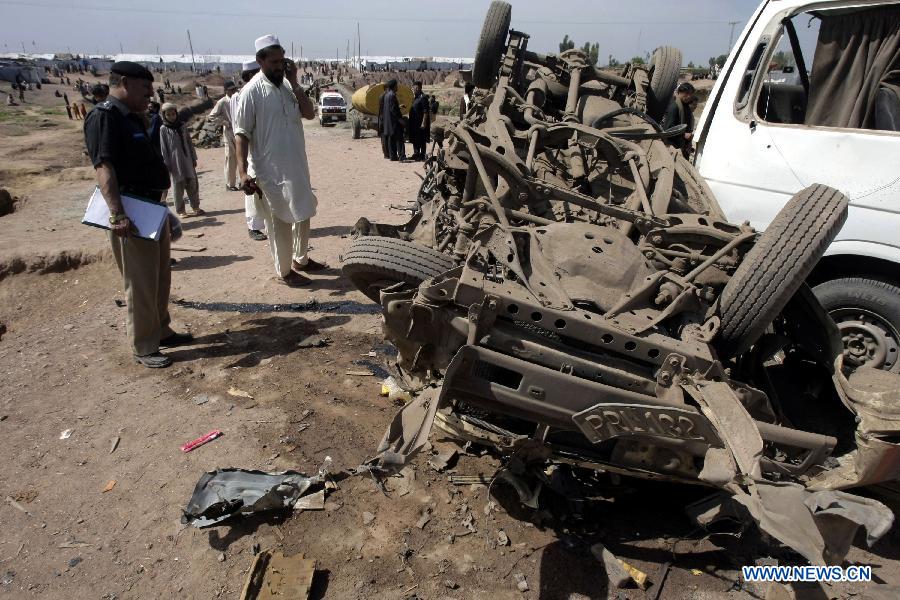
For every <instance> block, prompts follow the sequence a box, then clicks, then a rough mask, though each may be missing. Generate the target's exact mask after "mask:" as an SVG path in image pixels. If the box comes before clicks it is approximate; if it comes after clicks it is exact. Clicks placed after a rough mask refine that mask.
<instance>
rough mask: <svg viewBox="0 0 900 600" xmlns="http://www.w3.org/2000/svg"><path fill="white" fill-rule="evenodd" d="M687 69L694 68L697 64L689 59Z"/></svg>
mask: <svg viewBox="0 0 900 600" xmlns="http://www.w3.org/2000/svg"><path fill="white" fill-rule="evenodd" d="M687 68H688V69H696V68H697V66H696V65H695V64H694V61H691V62H689V63H688V64H687Z"/></svg>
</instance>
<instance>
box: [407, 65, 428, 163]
mask: <svg viewBox="0 0 900 600" xmlns="http://www.w3.org/2000/svg"><path fill="white" fill-rule="evenodd" d="M413 91H414V92H415V98H414V100H413V103H412V107H410V109H409V141H410V142H412V147H413V154H412V159H413V160H425V134H426V130H425V117H426V116H427V115H428V114H430V112H431V106H430V104H429V102H428V96H426V95H425V94H423V93H422V82H421V81H417V82H415V83H414V84H413ZM429 121H430V119H429Z"/></svg>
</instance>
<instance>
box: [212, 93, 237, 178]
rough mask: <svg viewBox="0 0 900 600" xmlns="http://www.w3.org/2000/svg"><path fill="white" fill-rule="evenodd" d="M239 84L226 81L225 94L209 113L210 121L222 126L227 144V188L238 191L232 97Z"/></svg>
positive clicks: (224, 142)
mask: <svg viewBox="0 0 900 600" xmlns="http://www.w3.org/2000/svg"><path fill="white" fill-rule="evenodd" d="M236 92H237V86H236V85H235V84H234V82H233V81H226V82H225V95H224V96H222V97H221V98H219V100H218V102H216V105H215V106H214V107H213V109H212V111H210V113H209V118H208V119H209V121H210V122H212V123H215V124H216V125H219V126H221V127H222V143H223V145H224V146H225V189H226V190H229V191H231V192H236V191H238V187H237V186H236V185H235V175H236V173H237V154H236V152H235V148H234V129H232V114H233V113H232V106H233V104H234V103H233V102H232V100H231V99H232V98H233V97H234V96H235V95H236Z"/></svg>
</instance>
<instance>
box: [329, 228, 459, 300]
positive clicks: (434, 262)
mask: <svg viewBox="0 0 900 600" xmlns="http://www.w3.org/2000/svg"><path fill="white" fill-rule="evenodd" d="M455 266H456V263H455V262H454V261H453V259H452V258H450V257H449V256H447V255H445V254H441V253H440V252H438V251H437V250H433V249H431V248H429V247H427V246H422V245H421V244H416V243H415V242H407V241H405V240H400V239H395V238H386V237H376V236H366V237H360V238H357V239H355V240H353V241H352V242H351V243H350V246H349V247H348V248H347V251H346V252H345V253H344V260H343V263H342V264H341V272H342V273H343V275H344V277H346V278H348V279H349V280H350V281H352V282H353V285H355V286H356V288H357V289H358V290H359V291H361V292H362V293H363V294H365V295H366V296H368V297H369V298H371V299H372V300H374V301H375V302H378V301H379V292H380V291H381V290H382V289H384V288H386V287H387V286H389V285H393V284H395V283H400V282H401V281H404V282H406V283H409V284H411V285H419V284H420V283H422V282H423V281H425V280H426V279H429V278H431V277H434V276H435V275H440V274H441V273H443V272H444V271H448V270H450V269H452V268H453V267H455Z"/></svg>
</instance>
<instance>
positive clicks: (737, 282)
mask: <svg viewBox="0 0 900 600" xmlns="http://www.w3.org/2000/svg"><path fill="white" fill-rule="evenodd" d="M848 204H849V200H847V197H846V196H844V195H843V194H842V193H840V192H839V191H837V190H835V189H832V188H830V187H828V186H825V185H819V184H816V185H811V186H809V187H808V188H806V189H803V190H801V191H799V192H798V193H797V194H795V195H794V197H793V198H791V199H790V201H789V202H788V203H787V204H785V205H784V207H783V208H782V209H781V211H780V212H779V213H778V215H777V216H776V217H775V220H774V221H772V223H771V224H770V225H769V227H768V229H766V230H765V232H763V234H762V235H761V236H760V237H759V239H758V240H757V242H756V244H755V245H754V246H753V248H751V249H750V252H748V253H747V256H745V257H744V261H743V262H742V263H741V264H740V266H739V267H738V268H737V270H736V271H735V273H734V276H733V277H732V278H731V281H729V282H728V284H727V285H726V286H725V289H723V290H722V295H721V296H720V297H719V314H720V318H721V327H720V329H719V335H718V339H717V341H716V342H715V345H716V349H717V351H718V353H719V355H721V356H723V357H730V356H735V355H737V354H740V353H741V352H744V351H745V350H747V349H748V348H750V346H752V345H753V343H754V342H755V341H756V340H757V339H759V336H760V335H762V333H763V332H764V331H765V329H766V328H767V327H768V326H769V325H770V324H771V323H772V320H773V319H775V317H776V316H777V315H778V313H780V312H781V310H782V309H783V308H784V306H785V305H786V304H787V302H788V301H789V300H790V299H791V297H792V296H793V295H794V293H795V292H796V291H797V288H799V287H800V284H802V283H803V281H804V280H805V279H806V277H807V276H808V275H809V273H810V271H812V269H813V267H814V266H815V265H816V263H817V262H819V259H820V258H821V257H822V254H824V253H825V249H826V248H827V247H828V245H829V244H830V243H831V241H832V240H833V239H834V237H835V236H836V235H837V233H838V231H840V229H841V226H842V225H843V224H844V221H846V220H847V206H848Z"/></svg>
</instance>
